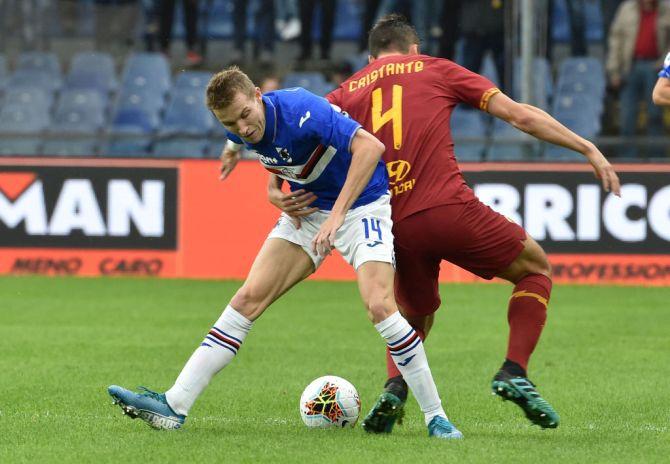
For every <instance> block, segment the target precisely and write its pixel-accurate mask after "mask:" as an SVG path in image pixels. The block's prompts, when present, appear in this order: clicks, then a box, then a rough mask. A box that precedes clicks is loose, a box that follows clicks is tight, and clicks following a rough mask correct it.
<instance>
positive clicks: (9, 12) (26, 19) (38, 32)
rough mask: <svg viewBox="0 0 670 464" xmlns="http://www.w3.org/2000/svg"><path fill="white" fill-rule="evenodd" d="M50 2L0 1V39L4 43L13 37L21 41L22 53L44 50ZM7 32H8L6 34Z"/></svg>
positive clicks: (44, 0) (32, 0)
mask: <svg viewBox="0 0 670 464" xmlns="http://www.w3.org/2000/svg"><path fill="white" fill-rule="evenodd" d="M50 3H51V2H50V0H0V38H1V39H2V42H3V43H2V44H0V45H2V46H3V48H4V45H5V43H4V42H5V41H6V40H7V38H8V37H12V36H13V35H15V36H18V37H19V38H20V40H21V42H20V47H21V50H22V51H30V50H45V49H46V48H47V45H48V42H47V40H46V19H47V18H48V17H49V15H48V14H47V11H48V9H49V7H50V6H51V5H50ZM8 30H9V32H8Z"/></svg>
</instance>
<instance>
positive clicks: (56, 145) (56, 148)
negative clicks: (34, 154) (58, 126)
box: [40, 138, 98, 156]
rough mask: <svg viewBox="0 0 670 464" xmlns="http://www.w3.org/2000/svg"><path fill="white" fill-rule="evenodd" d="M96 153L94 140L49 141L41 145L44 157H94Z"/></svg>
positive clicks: (95, 141)
mask: <svg viewBox="0 0 670 464" xmlns="http://www.w3.org/2000/svg"><path fill="white" fill-rule="evenodd" d="M97 151H98V142H97V140H96V139H89V138H86V139H49V140H46V141H45V142H44V145H42V150H41V152H40V154H42V155H44V156H95V154H96V153H97Z"/></svg>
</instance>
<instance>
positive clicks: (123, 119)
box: [110, 108, 160, 134]
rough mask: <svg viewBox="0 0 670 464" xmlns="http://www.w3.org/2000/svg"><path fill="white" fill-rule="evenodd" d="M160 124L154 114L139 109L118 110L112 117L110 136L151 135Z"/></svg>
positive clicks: (156, 115)
mask: <svg viewBox="0 0 670 464" xmlns="http://www.w3.org/2000/svg"><path fill="white" fill-rule="evenodd" d="M159 124H160V118H159V117H158V114H156V113H149V112H147V111H144V110H142V109H141V108H119V109H118V110H117V111H116V112H115V113H114V115H113V116H112V127H111V130H110V132H111V133H112V134H151V133H153V132H154V131H155V130H156V129H157V128H158V125H159Z"/></svg>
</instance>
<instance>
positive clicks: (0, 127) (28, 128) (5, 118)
mask: <svg viewBox="0 0 670 464" xmlns="http://www.w3.org/2000/svg"><path fill="white" fill-rule="evenodd" d="M48 125H49V113H47V112H44V111H41V110H40V109H39V108H35V107H33V106H30V105H22V104H17V103H13V104H10V105H3V106H2V107H1V108H0V133H5V134H7V133H19V134H38V133H40V132H42V131H43V130H44V129H46V127H47V126H48Z"/></svg>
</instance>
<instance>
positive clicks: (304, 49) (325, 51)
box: [298, 0, 337, 61]
mask: <svg viewBox="0 0 670 464" xmlns="http://www.w3.org/2000/svg"><path fill="white" fill-rule="evenodd" d="M317 4H318V5H321V29H320V32H321V41H320V43H319V45H320V48H321V59H322V60H329V59H330V49H331V47H332V45H333V29H334V28H335V8H336V7H337V0H300V24H301V31H300V57H299V58H298V60H300V61H305V60H310V59H312V19H313V18H314V10H315V7H316V5H317Z"/></svg>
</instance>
